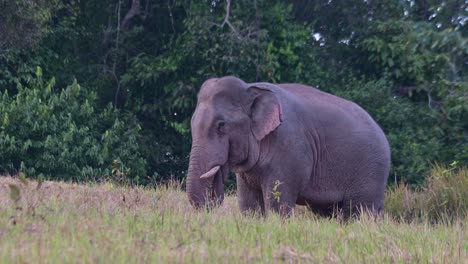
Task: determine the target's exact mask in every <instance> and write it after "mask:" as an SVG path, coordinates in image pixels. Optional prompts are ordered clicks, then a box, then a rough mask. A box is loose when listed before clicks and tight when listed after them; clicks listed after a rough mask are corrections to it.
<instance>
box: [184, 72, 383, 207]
mask: <svg viewBox="0 0 468 264" xmlns="http://www.w3.org/2000/svg"><path fill="white" fill-rule="evenodd" d="M191 131H192V149H191V153H190V163H189V168H188V175H187V194H188V197H189V200H190V203H191V204H192V205H193V206H194V207H196V208H200V207H205V206H213V205H219V204H220V203H222V201H223V199H224V183H225V182H226V179H227V177H228V175H229V171H232V172H234V173H235V174H236V177H237V196H238V201H239V206H240V209H241V211H243V212H245V211H254V212H262V213H263V214H265V213H267V212H268V211H271V210H273V211H276V212H279V213H280V214H285V215H289V214H290V213H291V210H292V209H293V208H294V206H295V205H296V204H299V205H307V206H309V208H311V209H312V210H313V211H314V212H316V213H319V214H321V215H331V214H334V213H335V212H336V211H335V210H337V209H338V210H339V211H340V212H342V213H343V214H344V215H345V216H346V215H352V214H354V213H357V214H359V212H360V209H361V208H364V209H367V210H369V211H371V212H372V213H376V214H378V213H380V212H381V211H382V209H383V200H384V194H385V188H386V183H387V178H388V174H389V169H390V147H389V144H388V141H387V139H386V137H385V134H384V133H383V131H382V129H381V128H380V127H379V126H378V125H377V123H376V122H375V121H374V120H373V119H372V118H371V117H370V115H369V114H368V113H367V112H366V111H364V110H363V109H362V108H361V107H359V106H358V105H356V104H355V103H353V102H350V101H348V100H345V99H342V98H339V97H337V96H334V95H331V94H328V93H325V92H322V91H320V90H318V89H315V88H312V87H309V86H305V85H300V84H271V83H245V82H244V81H242V80H241V79H238V78H235V77H223V78H214V79H209V80H207V81H206V82H205V83H204V84H203V85H202V87H201V90H200V92H199V94H198V101H197V106H196V109H195V111H194V113H193V116H192V120H191Z"/></svg>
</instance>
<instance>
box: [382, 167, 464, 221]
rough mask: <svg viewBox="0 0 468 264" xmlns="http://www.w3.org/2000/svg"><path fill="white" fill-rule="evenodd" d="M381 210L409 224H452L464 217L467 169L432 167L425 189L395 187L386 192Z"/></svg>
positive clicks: (401, 185)
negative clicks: (414, 221) (414, 222)
mask: <svg viewBox="0 0 468 264" xmlns="http://www.w3.org/2000/svg"><path fill="white" fill-rule="evenodd" d="M385 211H386V212H387V213H388V214H390V215H391V216H393V217H395V218H398V219H403V220H405V221H413V220H417V219H427V220H429V221H431V222H440V221H446V222H447V221H452V220H454V219H457V218H458V219H460V218H462V219H463V218H466V217H467V216H468V168H455V167H453V168H451V169H447V168H445V167H441V166H438V165H437V166H435V167H434V168H433V170H432V173H431V174H430V175H429V177H428V178H427V182H426V186H425V187H420V188H418V189H416V190H412V189H410V188H409V187H408V186H407V185H404V184H399V185H398V186H395V187H393V188H390V189H388V190H387V195H386V197H385Z"/></svg>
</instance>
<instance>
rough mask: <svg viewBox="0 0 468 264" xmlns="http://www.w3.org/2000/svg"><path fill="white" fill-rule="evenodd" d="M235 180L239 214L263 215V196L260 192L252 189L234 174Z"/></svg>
mask: <svg viewBox="0 0 468 264" xmlns="http://www.w3.org/2000/svg"><path fill="white" fill-rule="evenodd" d="M236 178H237V199H238V200H239V207H240V210H241V212H243V213H248V212H253V213H262V214H265V206H264V202H263V194H262V191H261V190H257V189H254V188H252V187H250V186H248V185H247V183H246V182H245V180H244V179H242V177H240V176H239V175H237V174H236Z"/></svg>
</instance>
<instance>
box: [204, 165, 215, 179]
mask: <svg viewBox="0 0 468 264" xmlns="http://www.w3.org/2000/svg"><path fill="white" fill-rule="evenodd" d="M218 171H219V166H215V167H213V168H212V169H211V170H209V171H208V172H206V173H205V174H203V175H202V176H200V179H208V178H211V177H213V175H215V174H216V173H217V172H218Z"/></svg>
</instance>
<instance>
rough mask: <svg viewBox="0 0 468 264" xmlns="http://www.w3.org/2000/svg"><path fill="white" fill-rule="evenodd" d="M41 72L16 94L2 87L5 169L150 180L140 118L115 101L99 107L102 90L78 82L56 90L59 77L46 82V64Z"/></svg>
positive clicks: (0, 149)
mask: <svg viewBox="0 0 468 264" xmlns="http://www.w3.org/2000/svg"><path fill="white" fill-rule="evenodd" d="M36 75H37V78H36V79H35V80H34V81H33V82H32V84H31V87H18V93H17V94H15V95H9V94H8V91H4V92H3V93H2V92H0V173H10V174H14V173H16V172H18V171H22V172H24V173H26V174H27V175H28V176H31V177H36V176H40V175H43V176H45V177H47V178H51V179H57V180H73V181H83V180H89V179H100V178H102V177H111V178H114V179H115V178H118V179H119V180H120V181H129V182H136V183H139V182H141V181H143V180H144V179H143V178H142V176H143V175H145V174H146V161H145V160H144V159H143V158H142V156H141V154H140V151H139V144H138V139H139V130H140V127H139V125H138V123H137V122H136V121H135V120H134V118H132V117H131V116H123V115H122V113H119V112H118V111H117V110H116V109H115V108H113V107H112V106H111V105H108V106H107V107H106V108H104V109H102V110H98V108H97V100H96V95H95V94H94V93H90V92H88V91H87V90H86V89H82V87H81V86H80V85H79V84H77V83H76V81H75V82H73V83H72V84H71V85H69V86H68V87H66V88H65V89H57V90H55V89H54V85H55V80H54V79H52V80H50V81H49V82H46V83H45V82H43V81H42V72H41V69H40V68H38V69H37V73H36ZM0 90H1V89H0Z"/></svg>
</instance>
